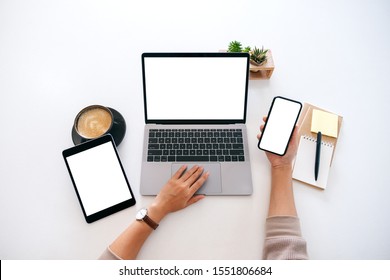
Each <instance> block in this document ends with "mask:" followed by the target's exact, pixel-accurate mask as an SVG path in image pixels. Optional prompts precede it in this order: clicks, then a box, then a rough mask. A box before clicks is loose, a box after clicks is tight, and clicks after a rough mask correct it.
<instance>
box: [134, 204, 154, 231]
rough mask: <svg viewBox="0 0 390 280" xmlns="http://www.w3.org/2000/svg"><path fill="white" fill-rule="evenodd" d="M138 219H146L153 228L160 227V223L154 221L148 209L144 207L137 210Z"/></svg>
mask: <svg viewBox="0 0 390 280" xmlns="http://www.w3.org/2000/svg"><path fill="white" fill-rule="evenodd" d="M135 218H136V219H137V221H144V222H145V223H146V224H147V225H148V226H150V227H151V228H152V229H154V230H155V229H156V228H157V227H158V223H156V222H155V221H153V220H152V219H151V218H150V217H149V216H148V209H146V208H142V209H140V210H139V211H138V212H137V215H136V216H135Z"/></svg>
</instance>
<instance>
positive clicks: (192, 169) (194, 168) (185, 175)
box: [181, 165, 199, 182]
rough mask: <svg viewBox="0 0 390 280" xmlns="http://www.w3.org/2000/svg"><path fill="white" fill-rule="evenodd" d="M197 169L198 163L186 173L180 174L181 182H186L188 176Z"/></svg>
mask: <svg viewBox="0 0 390 280" xmlns="http://www.w3.org/2000/svg"><path fill="white" fill-rule="evenodd" d="M198 169H199V166H198V165H194V166H193V167H192V168H191V169H190V170H188V171H187V172H186V173H184V174H183V176H181V179H182V180H183V182H187V180H188V179H189V178H191V176H192V175H193V174H194V173H196V171H197V170H198Z"/></svg>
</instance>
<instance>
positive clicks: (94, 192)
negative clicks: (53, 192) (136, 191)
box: [62, 134, 135, 223]
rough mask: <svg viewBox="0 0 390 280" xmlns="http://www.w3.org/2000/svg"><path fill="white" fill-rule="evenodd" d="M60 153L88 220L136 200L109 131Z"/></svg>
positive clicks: (121, 208) (131, 203) (115, 210)
mask: <svg viewBox="0 0 390 280" xmlns="http://www.w3.org/2000/svg"><path fill="white" fill-rule="evenodd" d="M62 155H63V157H64V160H65V164H66V166H67V168H68V171H69V175H70V178H71V179H72V183H73V186H74V189H75V191H76V194H77V197H78V199H79V202H80V206H81V209H82V210H83V213H84V217H85V220H86V221H87V223H92V222H94V221H96V220H99V219H101V218H104V217H107V216H108V215H111V214H113V213H116V212H118V211H120V210H123V209H125V208H128V207H130V206H133V205H134V204H135V199H134V195H133V192H132V191H131V188H130V184H129V181H128V180H127V177H126V174H125V171H124V169H123V166H122V163H121V161H120V159H119V155H118V152H117V150H116V147H115V144H114V141H113V138H112V137H111V135H110V134H106V135H104V136H102V137H100V138H97V139H94V140H91V141H88V142H85V143H83V144H80V145H77V146H75V147H72V148H69V149H67V150H64V151H63V152H62Z"/></svg>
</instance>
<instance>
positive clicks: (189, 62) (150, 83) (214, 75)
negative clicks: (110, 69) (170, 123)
mask: <svg viewBox="0 0 390 280" xmlns="http://www.w3.org/2000/svg"><path fill="white" fill-rule="evenodd" d="M247 67H248V66H247V58H246V57H145V58H144V71H145V72H144V75H145V76H144V79H145V80H144V82H145V88H144V90H145V93H146V110H147V119H148V120H243V119H244V114H245V97H246V86H247V80H246V79H247Z"/></svg>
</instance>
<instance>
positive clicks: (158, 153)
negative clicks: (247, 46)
mask: <svg viewBox="0 0 390 280" xmlns="http://www.w3.org/2000/svg"><path fill="white" fill-rule="evenodd" d="M248 72H249V55H248V54H244V53H144V54H142V77H143V90H144V110H145V123H146V125H145V130H144V147H143V156H142V166H141V187H140V191H141V194H142V195H156V194H158V193H159V191H160V189H161V188H162V187H163V186H164V185H165V184H166V182H167V181H168V180H169V179H170V178H171V177H172V175H173V174H174V173H175V172H176V171H177V170H178V169H179V168H180V166H182V165H184V164H185V165H187V166H188V168H191V166H193V165H201V166H203V167H204V169H205V171H209V172H210V176H209V178H208V180H207V181H206V183H205V184H204V185H203V187H202V188H201V189H199V191H198V193H200V194H206V195H250V194H251V193H252V174H251V166H250V161H249V152H248V151H249V150H248V140H247V130H246V125H245V121H246V109H247V94H248Z"/></svg>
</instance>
